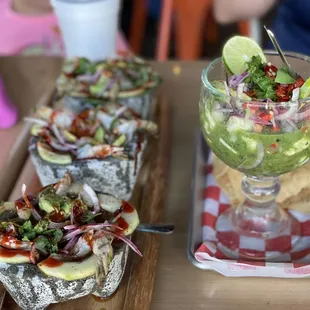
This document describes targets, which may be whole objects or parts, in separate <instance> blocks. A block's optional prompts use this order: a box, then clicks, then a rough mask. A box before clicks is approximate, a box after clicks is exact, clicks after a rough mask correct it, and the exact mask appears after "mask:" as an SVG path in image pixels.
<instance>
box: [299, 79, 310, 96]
mask: <svg viewBox="0 0 310 310" xmlns="http://www.w3.org/2000/svg"><path fill="white" fill-rule="evenodd" d="M308 97H310V78H308V79H307V81H306V82H305V83H304V85H303V86H301V88H300V93H299V99H305V98H308Z"/></svg>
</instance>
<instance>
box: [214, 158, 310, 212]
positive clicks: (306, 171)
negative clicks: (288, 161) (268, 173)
mask: <svg viewBox="0 0 310 310" xmlns="http://www.w3.org/2000/svg"><path fill="white" fill-rule="evenodd" d="M212 160H213V174H214V177H215V180H216V183H217V185H218V186H219V187H220V188H221V189H222V191H223V192H224V193H225V194H226V195H227V197H228V198H229V200H230V202H231V205H232V207H237V206H239V205H240V204H241V203H242V202H243V201H244V196H243V194H242V190H241V181H242V177H243V174H242V173H241V172H239V171H237V170H234V169H232V168H230V167H228V166H227V165H226V164H224V163H223V162H222V161H221V160H220V159H219V158H217V157H216V156H215V155H213V158H212ZM280 181H281V191H280V194H279V196H278V197H277V203H278V204H279V206H280V207H282V208H285V209H294V210H297V211H300V212H304V213H310V164H307V165H304V166H302V167H300V168H299V169H297V170H295V171H292V172H289V173H287V174H284V175H282V176H281V177H280Z"/></svg>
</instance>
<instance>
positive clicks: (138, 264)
mask: <svg viewBox="0 0 310 310" xmlns="http://www.w3.org/2000/svg"><path fill="white" fill-rule="evenodd" d="M170 116H171V114H170V107H169V105H168V102H167V101H166V100H165V99H164V98H163V96H158V100H157V103H156V121H157V123H158V125H159V136H158V138H157V139H151V140H150V141H149V144H148V147H147V149H146V152H145V156H144V164H143V166H142V168H141V170H140V173H139V176H138V180H137V184H136V187H135V189H134V193H133V197H132V199H131V202H132V204H133V205H135V206H136V208H137V209H138V211H139V216H140V221H141V223H158V222H162V221H163V210H164V199H165V188H166V181H167V178H168V176H167V171H168V164H169V163H168V161H169V150H170V145H171V144H170V130H171V128H170V124H171V117H170ZM22 184H26V185H27V192H28V193H30V192H32V191H35V190H36V189H38V188H40V187H41V184H40V182H39V179H38V177H37V175H36V172H35V170H34V167H33V165H32V162H31V160H30V158H28V159H27V161H26V163H25V165H24V167H23V170H22V171H21V174H20V176H19V178H18V180H17V182H16V183H15V186H14V188H13V190H12V191H11V195H10V200H15V199H17V198H20V197H21V186H22ZM134 242H135V244H136V245H137V246H138V247H139V249H140V250H141V251H142V253H143V258H140V257H138V256H137V255H135V254H133V253H131V252H130V254H129V258H128V263H127V267H126V271H125V275H124V277H123V280H122V282H121V284H120V286H119V288H118V290H117V291H116V292H115V293H114V295H113V296H111V297H110V298H109V299H106V300H100V299H98V298H96V297H94V296H92V295H89V296H85V297H82V298H79V299H75V300H71V301H69V302H66V303H60V304H53V305H50V306H49V307H48V309H54V310H56V309H57V310H58V309H59V310H60V309H66V310H85V309H88V310H148V309H149V308H150V302H151V298H152V292H153V284H154V279H155V273H156V265H157V258H158V250H159V243H160V237H159V236H158V235H154V234H148V233H141V232H137V233H135V235H134ZM2 309H7V310H17V309H20V308H19V307H18V306H17V304H16V303H15V302H14V301H13V299H12V298H11V296H10V295H9V294H6V296H5V299H4V303H3V308H2Z"/></svg>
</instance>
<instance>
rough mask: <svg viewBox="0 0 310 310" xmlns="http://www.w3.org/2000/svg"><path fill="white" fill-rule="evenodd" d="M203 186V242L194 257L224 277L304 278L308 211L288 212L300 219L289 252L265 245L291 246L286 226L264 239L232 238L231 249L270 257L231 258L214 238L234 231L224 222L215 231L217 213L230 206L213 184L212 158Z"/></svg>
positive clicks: (309, 263)
mask: <svg viewBox="0 0 310 310" xmlns="http://www.w3.org/2000/svg"><path fill="white" fill-rule="evenodd" d="M206 171H207V173H206V188H205V201H204V211H203V213H202V222H201V223H202V230H203V240H204V242H203V244H201V246H200V247H199V248H198V249H197V251H196V253H195V258H196V260H197V261H199V262H200V263H202V264H204V265H206V266H207V267H209V268H210V269H213V270H215V271H217V272H219V273H221V274H223V275H225V276H228V277H253V276H254V277H281V278H304V277H308V276H310V214H303V213H300V212H297V211H295V210H290V211H289V212H290V213H291V214H292V215H293V216H294V217H295V218H296V219H297V220H298V221H299V222H300V224H301V229H302V237H301V240H300V241H299V242H298V243H297V245H296V246H295V247H294V248H292V249H291V251H290V252H289V253H281V252H274V251H273V252H270V251H269V250H268V247H269V246H271V244H272V247H273V250H274V249H275V246H276V245H279V248H283V243H284V244H286V245H287V248H291V243H292V241H293V240H294V238H296V236H294V231H293V229H292V230H289V231H287V232H285V233H284V234H283V235H281V236H280V237H278V238H276V239H274V240H272V241H271V243H269V244H268V243H266V242H265V241H264V240H263V239H258V238H251V237H243V236H242V237H240V238H239V237H238V235H236V238H234V242H235V249H236V251H238V253H241V252H242V251H244V250H245V249H246V251H247V252H249V251H251V252H252V253H253V255H255V254H256V253H258V254H261V253H262V252H263V253H266V252H267V253H268V254H275V255H272V257H275V258H274V259H273V260H272V261H244V260H241V259H240V260H232V259H229V258H228V257H226V256H225V255H224V254H223V253H222V252H221V244H220V243H218V242H217V236H218V234H219V233H221V234H230V235H231V234H234V232H232V231H231V230H230V228H229V227H228V226H225V223H223V227H221V232H216V230H215V224H216V221H217V218H218V216H219V215H220V214H221V213H222V212H223V211H225V210H226V209H227V208H229V207H230V205H229V201H228V199H227V197H226V196H225V194H224V193H223V192H222V191H221V189H220V188H219V187H218V186H217V185H216V182H215V178H214V177H213V174H212V162H211V159H209V161H208V163H206Z"/></svg>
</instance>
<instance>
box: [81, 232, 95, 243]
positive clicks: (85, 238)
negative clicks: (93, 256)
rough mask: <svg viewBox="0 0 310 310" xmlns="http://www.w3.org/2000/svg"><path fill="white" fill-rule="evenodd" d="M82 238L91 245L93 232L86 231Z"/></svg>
mask: <svg viewBox="0 0 310 310" xmlns="http://www.w3.org/2000/svg"><path fill="white" fill-rule="evenodd" d="M83 239H84V240H85V242H86V243H87V244H88V245H89V246H90V247H92V244H93V234H92V233H90V232H88V233H86V234H85V235H84V236H83Z"/></svg>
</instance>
